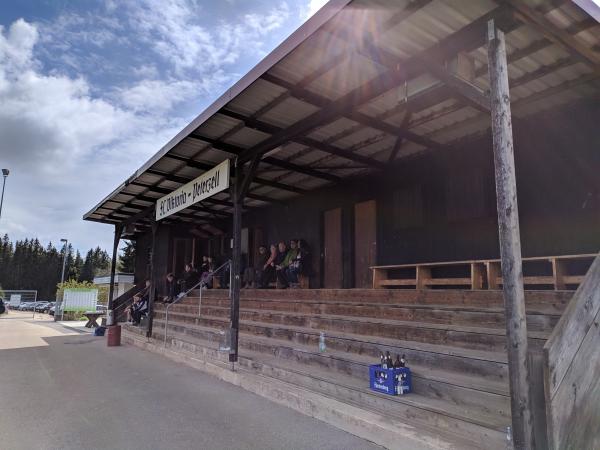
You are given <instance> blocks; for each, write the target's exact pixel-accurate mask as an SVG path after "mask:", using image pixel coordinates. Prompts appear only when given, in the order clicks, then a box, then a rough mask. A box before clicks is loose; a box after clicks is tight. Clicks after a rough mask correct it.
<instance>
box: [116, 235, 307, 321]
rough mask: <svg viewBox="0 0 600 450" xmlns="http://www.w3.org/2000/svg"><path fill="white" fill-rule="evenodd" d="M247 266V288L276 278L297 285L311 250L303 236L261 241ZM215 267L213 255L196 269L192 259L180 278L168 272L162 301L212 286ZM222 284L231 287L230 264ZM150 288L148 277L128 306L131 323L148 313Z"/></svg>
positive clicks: (260, 286)
mask: <svg viewBox="0 0 600 450" xmlns="http://www.w3.org/2000/svg"><path fill="white" fill-rule="evenodd" d="M246 266H247V267H245V268H244V269H243V271H242V276H243V277H242V281H243V286H242V287H244V288H258V289H268V288H269V287H270V285H271V283H272V282H274V281H277V283H276V286H277V287H278V288H280V289H286V288H298V287H300V283H299V276H300V275H305V276H308V275H310V270H311V265H310V251H309V248H308V245H307V244H306V242H305V241H304V240H302V239H292V240H290V242H289V247H288V246H287V244H286V243H285V242H283V241H281V242H279V243H278V244H277V245H275V244H272V245H271V246H270V247H269V249H268V251H267V246H266V245H261V246H260V247H259V249H258V258H256V261H255V264H253V265H249V264H246ZM214 271H215V263H214V261H213V258H212V257H210V256H203V257H202V264H201V265H200V268H199V269H196V268H195V267H194V264H193V263H189V264H186V265H185V269H184V271H183V273H182V274H181V276H180V277H179V278H176V277H175V274H173V273H168V274H167V276H166V279H165V292H164V294H165V295H164V296H162V301H163V302H164V303H172V302H173V301H175V300H176V299H177V298H178V297H179V296H180V295H181V294H182V293H184V292H187V291H188V290H189V289H193V288H194V287H196V286H198V285H199V283H200V282H202V283H201V287H202V288H209V289H210V288H212V287H213V273H214ZM219 285H220V287H221V288H227V287H228V285H229V267H224V268H223V270H221V271H220V273H219ZM150 289H151V282H150V280H146V286H145V287H144V289H142V290H141V291H140V292H139V293H137V294H135V295H134V296H133V303H132V304H131V305H130V306H128V307H127V308H126V310H125V311H126V312H127V319H128V322H129V323H132V324H135V325H139V323H140V321H141V319H142V317H144V316H145V315H147V314H148V304H149V300H150Z"/></svg>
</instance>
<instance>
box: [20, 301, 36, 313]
mask: <svg viewBox="0 0 600 450" xmlns="http://www.w3.org/2000/svg"><path fill="white" fill-rule="evenodd" d="M34 303H35V302H21V303H20V304H19V311H31V308H33V304H34Z"/></svg>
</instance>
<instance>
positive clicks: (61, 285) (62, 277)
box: [54, 239, 69, 320]
mask: <svg viewBox="0 0 600 450" xmlns="http://www.w3.org/2000/svg"><path fill="white" fill-rule="evenodd" d="M60 242H63V243H64V246H63V263H62V273H61V274H60V287H61V289H62V298H61V299H60V320H63V319H64V317H65V310H64V307H65V305H64V301H65V287H64V286H63V284H64V282H65V263H66V262H67V243H68V242H69V240H68V239H61V240H60ZM54 312H55V314H54V317H55V318H56V308H55V311H54Z"/></svg>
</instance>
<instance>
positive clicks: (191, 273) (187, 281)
mask: <svg viewBox="0 0 600 450" xmlns="http://www.w3.org/2000/svg"><path fill="white" fill-rule="evenodd" d="M198 281H199V277H198V272H197V271H196V269H195V268H194V266H193V264H192V263H189V264H186V265H185V270H184V272H183V276H182V277H181V279H180V280H179V284H180V285H181V289H180V291H181V292H186V291H187V290H188V289H191V288H193V287H194V286H195V285H196V283H198Z"/></svg>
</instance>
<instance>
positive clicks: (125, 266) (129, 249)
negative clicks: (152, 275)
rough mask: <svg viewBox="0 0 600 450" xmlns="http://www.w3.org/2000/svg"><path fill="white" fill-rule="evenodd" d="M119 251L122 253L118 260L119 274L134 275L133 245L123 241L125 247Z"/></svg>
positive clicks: (130, 242)
mask: <svg viewBox="0 0 600 450" xmlns="http://www.w3.org/2000/svg"><path fill="white" fill-rule="evenodd" d="M121 251H122V252H123V253H122V254H121V257H120V258H119V272H124V273H135V243H134V242H132V241H125V247H123V248H122V249H121Z"/></svg>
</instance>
